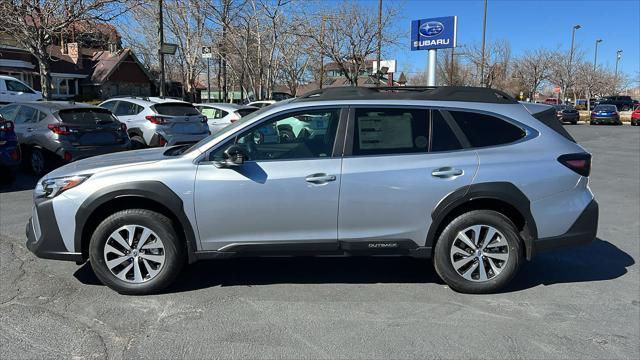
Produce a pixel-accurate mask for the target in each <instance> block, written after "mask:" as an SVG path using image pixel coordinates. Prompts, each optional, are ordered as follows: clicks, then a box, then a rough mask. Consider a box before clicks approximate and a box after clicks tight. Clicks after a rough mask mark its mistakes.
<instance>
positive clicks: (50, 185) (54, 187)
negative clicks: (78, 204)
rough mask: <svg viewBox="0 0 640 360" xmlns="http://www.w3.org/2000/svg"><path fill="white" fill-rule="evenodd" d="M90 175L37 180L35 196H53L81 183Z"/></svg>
mask: <svg viewBox="0 0 640 360" xmlns="http://www.w3.org/2000/svg"><path fill="white" fill-rule="evenodd" d="M89 176H90V175H74V176H65V177H59V178H53V179H45V180H42V181H38V184H37V185H36V188H35V190H34V195H35V197H38V198H40V197H46V198H49V199H51V198H54V197H56V196H58V195H60V194H62V193H63V192H65V191H67V190H69V189H73V188H74V187H76V186H78V185H80V184H82V183H83V182H84V181H85V180H87V179H88V178H89Z"/></svg>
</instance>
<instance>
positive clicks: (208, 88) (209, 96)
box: [207, 58, 211, 102]
mask: <svg viewBox="0 0 640 360" xmlns="http://www.w3.org/2000/svg"><path fill="white" fill-rule="evenodd" d="M210 64H211V59H210V58H207V102H211V76H210V72H209V66H210Z"/></svg>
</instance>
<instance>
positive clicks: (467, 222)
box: [433, 210, 523, 294]
mask: <svg viewBox="0 0 640 360" xmlns="http://www.w3.org/2000/svg"><path fill="white" fill-rule="evenodd" d="M480 224H482V225H489V226H491V227H493V228H495V229H497V230H498V231H499V232H500V233H502V234H503V235H504V238H505V240H506V246H508V249H509V255H508V259H507V261H506V263H504V264H503V267H502V268H501V271H500V272H499V273H498V274H497V275H495V276H493V277H492V278H489V279H488V280H486V281H483V282H475V281H471V280H467V279H465V278H463V277H462V275H460V274H458V272H457V271H456V270H455V268H454V267H453V264H452V262H451V256H450V251H451V247H452V246H453V244H454V241H455V239H456V236H457V234H458V233H459V232H461V231H462V230H464V229H467V228H468V227H470V226H474V225H480ZM485 251H487V250H485ZM522 254H523V250H522V241H521V240H520V237H519V236H518V231H517V229H516V227H515V225H514V224H513V222H512V221H511V220H509V218H507V217H506V216H504V215H503V214H501V213H499V212H497V211H493V210H474V211H470V212H467V213H464V214H462V215H460V216H458V217H457V218H455V219H454V220H453V221H451V223H449V225H447V227H446V228H445V229H444V230H443V231H442V233H441V234H440V237H439V238H438V241H437V242H436V247H435V251H434V258H433V264H434V267H435V269H436V272H437V273H438V275H439V276H440V277H441V278H442V280H444V282H446V283H447V285H449V287H450V288H451V289H453V290H455V291H458V292H462V293H468V294H486V293H493V292H496V291H498V290H500V289H502V288H503V287H504V286H506V285H507V284H508V283H509V282H510V281H511V280H512V279H513V277H514V276H515V275H516V273H517V272H518V269H519V268H520V264H521V262H522V258H523V256H522ZM485 269H486V267H485ZM487 271H488V270H487Z"/></svg>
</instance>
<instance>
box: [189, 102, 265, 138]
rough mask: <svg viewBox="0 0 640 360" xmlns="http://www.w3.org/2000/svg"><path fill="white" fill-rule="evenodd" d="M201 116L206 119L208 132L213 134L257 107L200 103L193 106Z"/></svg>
mask: <svg viewBox="0 0 640 360" xmlns="http://www.w3.org/2000/svg"><path fill="white" fill-rule="evenodd" d="M193 106H195V107H196V109H198V110H199V111H200V112H201V113H202V115H204V116H206V117H207V123H208V124H209V131H210V132H211V133H214V132H216V131H218V130H220V129H222V128H223V127H225V126H227V125H229V124H231V123H233V122H236V121H238V120H240V118H241V117H243V116H247V115H249V114H251V113H252V112H254V111H256V110H258V108H257V107H253V106H245V105H238V104H229V103H202V104H193Z"/></svg>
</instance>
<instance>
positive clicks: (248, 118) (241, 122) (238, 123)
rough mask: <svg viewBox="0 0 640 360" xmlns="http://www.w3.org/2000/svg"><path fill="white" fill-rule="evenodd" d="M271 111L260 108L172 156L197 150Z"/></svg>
mask: <svg viewBox="0 0 640 360" xmlns="http://www.w3.org/2000/svg"><path fill="white" fill-rule="evenodd" d="M271 109H273V108H271V107H270V108H262V109H260V110H257V111H254V112H252V113H251V114H249V115H247V116H243V117H241V118H240V120H238V121H236V122H232V123H230V124H229V125H227V126H225V127H223V128H222V129H220V130H218V131H215V132H213V133H211V135H209V136H207V137H206V138H204V139H202V140H200V141H198V142H197V143H195V144H193V145H191V147H185V148H184V149H182V151H181V152H180V153H179V154H174V155H181V154H188V153H190V152H191V151H193V150H195V149H197V148H199V147H200V146H202V144H206V143H208V142H209V141H211V139H213V138H215V137H216V136H218V135H220V134H222V133H223V132H226V131H229V130H233V129H235V128H238V127H240V126H242V125H244V124H245V123H246V122H247V121H251V120H252V119H255V118H256V117H258V116H260V115H261V114H264V113H265V112H267V111H271Z"/></svg>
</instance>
